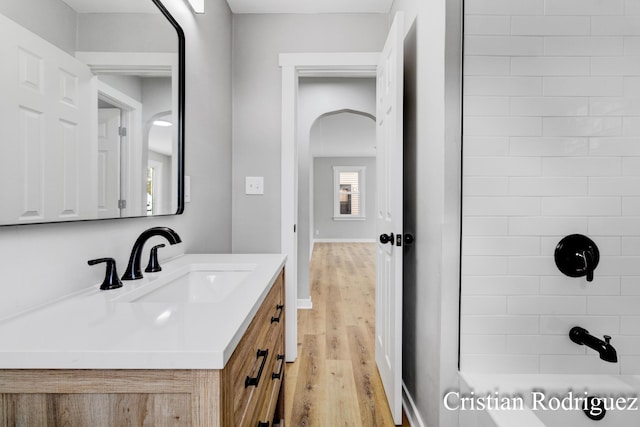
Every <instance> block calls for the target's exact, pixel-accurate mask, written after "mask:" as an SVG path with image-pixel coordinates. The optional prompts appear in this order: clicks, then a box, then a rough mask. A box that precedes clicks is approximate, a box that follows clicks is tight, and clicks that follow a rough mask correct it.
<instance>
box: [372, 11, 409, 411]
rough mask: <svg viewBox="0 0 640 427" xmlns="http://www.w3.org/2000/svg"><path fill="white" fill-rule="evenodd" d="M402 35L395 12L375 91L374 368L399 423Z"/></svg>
mask: <svg viewBox="0 0 640 427" xmlns="http://www.w3.org/2000/svg"><path fill="white" fill-rule="evenodd" d="M403 33H404V24H403V16H402V14H401V13H398V14H396V16H395V18H394V20H393V24H392V25H391V29H390V31H389V36H388V38H387V41H386V43H385V46H384V49H383V51H382V54H381V56H380V62H379V64H378V73H377V91H376V92H377V93H376V100H377V101H376V103H377V108H376V110H377V118H376V120H377V130H376V140H377V145H376V151H377V180H378V201H377V203H378V209H377V218H376V231H377V234H378V236H380V238H379V240H378V247H377V259H376V265H377V267H376V268H377V274H376V364H377V366H378V370H379V371H380V377H381V378H382V384H383V386H384V390H385V393H386V395H387V400H388V401H389V407H390V408H391V414H392V416H393V419H394V422H395V423H396V424H402V193H403V192H402V185H403V183H402V160H403V156H402V113H403V111H402V107H403V105H402V96H403V95H402V94H403V81H402V79H403Z"/></svg>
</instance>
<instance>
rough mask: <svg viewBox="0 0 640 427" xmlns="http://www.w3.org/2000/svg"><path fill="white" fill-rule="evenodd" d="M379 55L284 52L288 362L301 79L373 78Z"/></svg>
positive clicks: (292, 338)
mask: <svg viewBox="0 0 640 427" xmlns="http://www.w3.org/2000/svg"><path fill="white" fill-rule="evenodd" d="M379 57H380V52H341V53H281V54H280V55H279V65H280V67H281V69H282V123H281V126H282V128H281V129H282V133H281V145H280V147H281V166H280V170H281V177H280V185H281V188H280V194H281V204H280V218H281V222H280V236H281V237H280V251H281V252H282V253H284V254H286V255H287V261H286V264H285V269H286V271H287V274H286V275H285V294H286V298H285V306H286V307H287V308H286V317H287V325H286V333H285V335H286V339H285V342H286V351H285V353H286V360H287V362H293V361H295V359H296V358H297V356H298V349H297V342H298V339H297V335H298V325H297V324H298V320H297V319H298V317H297V310H296V306H297V301H298V283H297V282H298V281H297V262H298V261H297V233H296V232H295V231H294V226H295V225H296V219H297V213H296V211H297V208H298V207H297V204H296V200H297V199H296V194H295V192H296V191H297V182H296V181H297V179H296V177H297V170H298V159H297V157H296V153H297V150H296V144H297V141H296V128H297V114H296V109H297V99H298V78H299V77H301V76H302V77H372V76H375V75H376V67H377V65H378V60H379Z"/></svg>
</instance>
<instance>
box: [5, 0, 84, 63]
mask: <svg viewBox="0 0 640 427" xmlns="http://www.w3.org/2000/svg"><path fill="white" fill-rule="evenodd" d="M0 13H1V14H3V15H5V16H6V17H7V18H9V19H11V20H13V21H14V22H16V23H18V24H20V25H22V26H23V27H25V28H26V29H28V30H29V31H31V32H33V33H35V34H37V35H39V36H40V37H42V38H43V39H45V40H48V41H49V42H51V43H52V44H54V45H55V46H57V47H58V48H60V49H62V50H64V51H65V52H67V53H70V54H73V53H74V52H75V50H76V39H77V31H76V30H77V22H78V14H77V13H76V12H75V11H74V10H73V9H71V8H70V7H69V6H68V5H67V4H66V3H64V2H63V1H61V0H16V1H3V2H0Z"/></svg>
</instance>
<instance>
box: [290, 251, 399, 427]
mask: <svg viewBox="0 0 640 427" xmlns="http://www.w3.org/2000/svg"><path fill="white" fill-rule="evenodd" d="M375 274H376V269H375V244H373V243H316V244H315V247H314V251H313V257H312V259H311V271H310V282H311V301H312V303H313V309H311V310H299V311H298V359H297V360H296V362H295V363H290V364H288V366H287V369H288V370H287V378H286V390H287V397H286V399H287V400H286V402H285V425H287V426H290V427H301V426H310V427H316V426H317V427H325V426H331V427H334V426H345V427H347V426H348V427H357V426H365V427H370V426H393V425H394V424H393V420H392V418H391V412H390V411H389V406H388V404H387V401H386V396H385V394H384V389H383V388H382V382H381V380H380V376H379V374H378V370H377V368H376V362H375V354H374V351H375V350H374V330H375V312H374V310H375ZM403 418H404V419H403V424H402V425H403V426H408V425H409V423H408V422H407V420H406V418H405V417H403Z"/></svg>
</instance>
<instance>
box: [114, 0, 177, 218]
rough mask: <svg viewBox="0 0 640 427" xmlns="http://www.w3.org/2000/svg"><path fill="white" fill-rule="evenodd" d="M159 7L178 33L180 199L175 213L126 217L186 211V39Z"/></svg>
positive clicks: (159, 3)
mask: <svg viewBox="0 0 640 427" xmlns="http://www.w3.org/2000/svg"><path fill="white" fill-rule="evenodd" d="M152 1H153V3H154V4H155V5H156V6H157V7H158V9H159V10H160V12H162V14H163V15H164V17H165V18H167V20H168V21H169V22H170V23H171V25H172V26H173V28H174V29H175V30H176V33H177V35H178V74H179V75H178V114H177V117H178V162H177V163H178V194H177V197H178V200H177V209H176V212H175V213H170V214H160V215H151V216H138V217H135V216H133V217H124V218H155V217H161V216H170V215H181V214H182V213H183V212H184V173H185V161H184V159H185V156H184V149H185V143H184V107H185V93H184V92H185V76H184V73H185V52H184V51H185V39H184V31H183V30H182V27H180V24H178V21H176V20H175V18H174V17H173V16H172V15H171V14H170V13H169V11H168V10H167V8H166V7H165V6H164V4H162V2H161V1H160V0H152ZM124 218H105V219H124Z"/></svg>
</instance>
